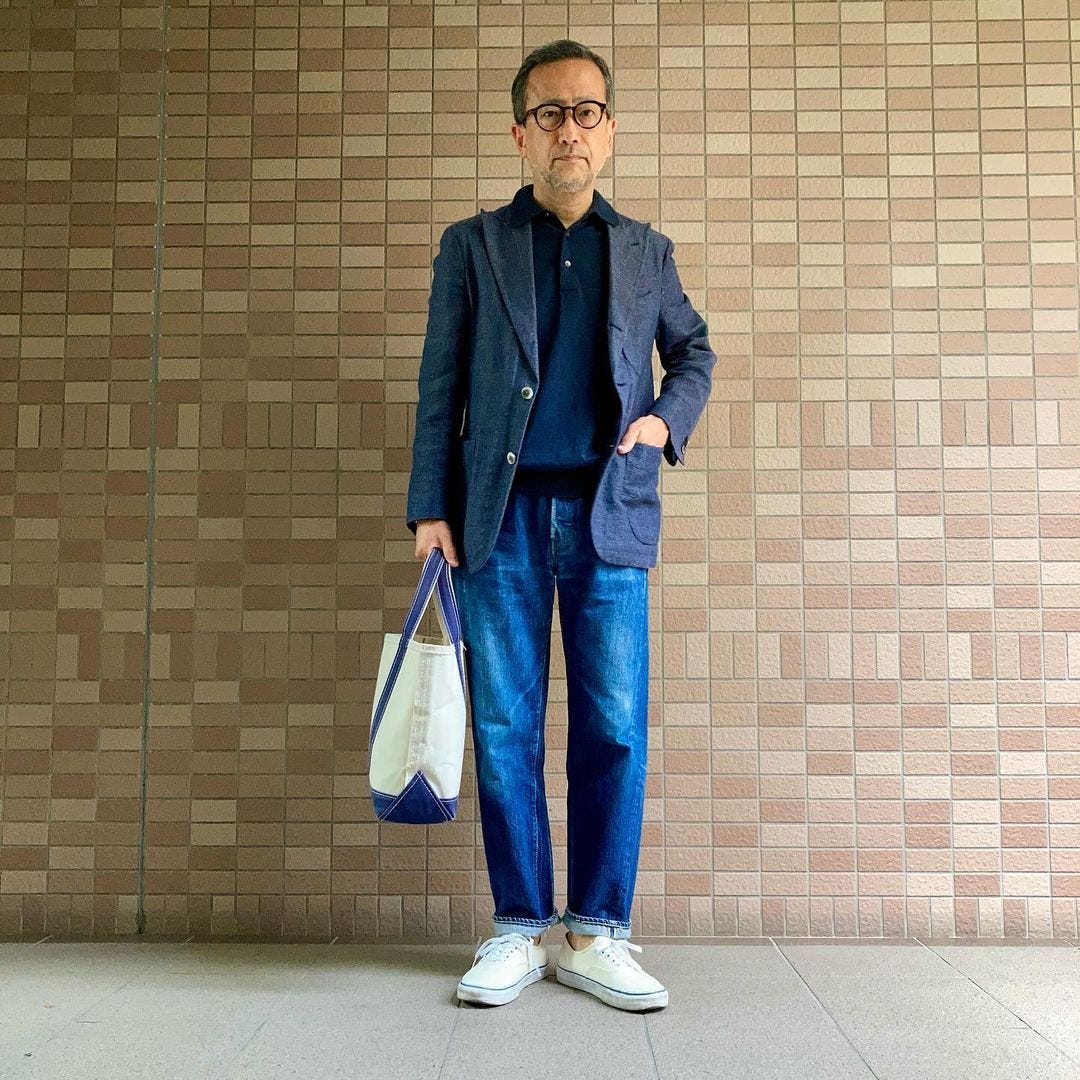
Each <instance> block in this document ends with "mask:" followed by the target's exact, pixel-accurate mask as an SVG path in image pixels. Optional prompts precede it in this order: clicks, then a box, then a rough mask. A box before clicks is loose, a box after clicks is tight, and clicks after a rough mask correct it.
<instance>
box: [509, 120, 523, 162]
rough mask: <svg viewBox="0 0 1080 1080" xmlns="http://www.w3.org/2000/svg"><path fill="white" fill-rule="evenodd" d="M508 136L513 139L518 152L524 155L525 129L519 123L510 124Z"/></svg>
mask: <svg viewBox="0 0 1080 1080" xmlns="http://www.w3.org/2000/svg"><path fill="white" fill-rule="evenodd" d="M510 137H511V138H512V139H513V140H514V145H515V146H516V147H517V151H518V153H519V154H520V155H521V156H522V157H524V156H525V129H524V128H523V127H522V126H521V125H520V124H511V125H510Z"/></svg>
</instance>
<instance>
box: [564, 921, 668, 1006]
mask: <svg viewBox="0 0 1080 1080" xmlns="http://www.w3.org/2000/svg"><path fill="white" fill-rule="evenodd" d="M630 949H633V950H634V952H641V946H640V945H631V944H630V942H629V941H626V940H625V939H622V938H620V939H617V940H616V939H613V938H609V937H603V936H600V937H595V938H593V940H592V942H591V943H590V944H589V945H588V946H586V948H584V949H575V948H574V947H573V946H572V945H571V944H570V940H569V938H568V939H567V940H566V942H565V943H564V944H563V945H562V947H561V948H560V950H559V963H558V966H557V967H556V969H555V977H556V978H557V979H558V980H559V982H561V983H563V984H564V985H566V986H573V987H574V988H575V989H577V990H584V991H585V992H586V993H587V994H592V995H594V996H595V997H598V998H599V999H600V1000H601V1001H602V1002H604V1003H605V1004H607V1005H613V1006H614V1007H615V1008H616V1009H627V1010H628V1011H630V1012H641V1011H642V1010H644V1009H662V1008H663V1007H664V1006H665V1005H666V1004H667V1003H668V992H667V990H666V989H664V986H663V984H662V983H660V982H657V980H656V979H654V978H653V977H652V976H651V975H649V974H648V973H647V972H645V971H642V970H641V968H640V967H639V966H638V962H637V961H636V960H635V959H634V958H633V957H632V956H631V955H630V952H629V950H630Z"/></svg>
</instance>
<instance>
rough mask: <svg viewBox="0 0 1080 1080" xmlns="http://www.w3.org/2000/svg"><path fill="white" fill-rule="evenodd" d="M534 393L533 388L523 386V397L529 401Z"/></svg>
mask: <svg viewBox="0 0 1080 1080" xmlns="http://www.w3.org/2000/svg"><path fill="white" fill-rule="evenodd" d="M532 394H533V391H532V387H531V386H523V387H522V388H521V396H522V397H523V398H524V399H525V400H526V401H528V400H529V398H531V397H532Z"/></svg>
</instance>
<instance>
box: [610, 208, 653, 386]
mask: <svg viewBox="0 0 1080 1080" xmlns="http://www.w3.org/2000/svg"><path fill="white" fill-rule="evenodd" d="M607 232H608V362H609V363H610V364H611V370H612V372H613V373H614V371H615V365H616V363H617V362H618V358H619V350H620V349H621V348H622V339H623V334H624V333H625V331H626V327H627V324H628V323H629V321H630V319H631V318H632V317H633V313H634V297H635V296H636V295H637V294H636V289H637V279H638V275H639V274H640V273H641V259H642V254H643V252H644V250H645V249H644V248H643V247H642V245H641V240H640V238H639V230H638V229H637V228H635V226H634V225H632V224H630V223H629V222H627V221H626V220H625V219H624V220H623V221H620V222H619V224H618V225H609V226H608V229H607Z"/></svg>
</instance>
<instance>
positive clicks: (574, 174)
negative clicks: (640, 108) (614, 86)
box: [510, 60, 615, 194]
mask: <svg viewBox="0 0 1080 1080" xmlns="http://www.w3.org/2000/svg"><path fill="white" fill-rule="evenodd" d="M586 99H588V100H591V101H605V100H606V95H605V93H604V76H603V75H602V74H601V73H600V69H599V68H598V67H597V66H596V65H595V64H594V63H593V62H592V61H591V60H555V61H553V62H551V63H549V64H541V65H540V66H539V67H535V68H533V69H532V71H530V72H529V81H528V84H527V87H526V93H525V108H527V109H532V108H534V107H535V106H537V105H540V104H543V103H547V102H556V103H558V104H559V105H576V104H577V103H578V102H579V101H584V100H586ZM510 133H511V134H512V135H513V136H514V142H515V143H516V144H517V148H518V152H519V153H520V154H521V156H522V157H523V158H526V159H527V160H528V162H529V166H530V168H531V169H532V174H533V184H534V186H536V187H547V188H549V189H551V190H552V191H562V192H567V193H571V194H573V193H574V192H578V191H582V190H584V189H586V188H588V189H589V190H591V189H592V186H593V183H594V181H595V180H596V176H597V173H599V172H600V170H601V169H602V168H603V167H604V162H605V161H607V159H608V156H609V155H610V154H611V150H612V147H613V146H614V143H615V121H614V120H613V119H611V117H609V116H608V114H607V112H606V111H605V112H604V117H603V119H602V120H601V121H600V123H599V124H597V125H596V127H594V128H583V127H579V126H578V124H577V121H575V120H574V116H573V113H567V114H566V118H565V119H564V120H563V124H562V127H561V128H559V129H558V130H557V131H544V129H543V128H541V127H540V125H539V124H538V123H537V122H536V117H535V115H534V116H528V117H526V118H525V123H524V124H523V125H522V124H513V125H512V126H511V128H510Z"/></svg>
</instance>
